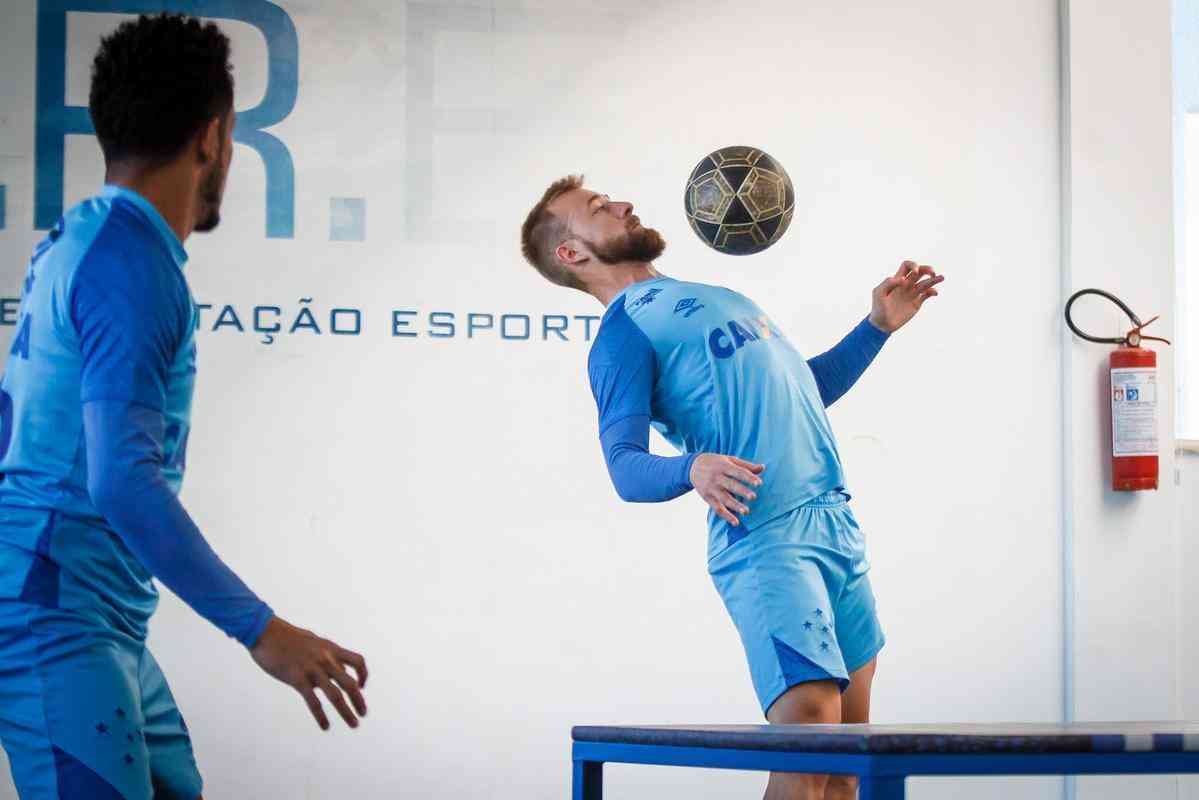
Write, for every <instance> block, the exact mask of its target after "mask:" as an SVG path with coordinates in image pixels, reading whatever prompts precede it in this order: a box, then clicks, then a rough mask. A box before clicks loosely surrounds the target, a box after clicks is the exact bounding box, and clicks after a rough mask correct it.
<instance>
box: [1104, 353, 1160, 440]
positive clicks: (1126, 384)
mask: <svg viewBox="0 0 1199 800" xmlns="http://www.w3.org/2000/svg"><path fill="white" fill-rule="evenodd" d="M1112 455H1113V456H1117V457H1118V456H1155V455H1157V370H1156V369H1154V368H1152V367H1149V368H1145V367H1138V368H1126V367H1122V368H1119V369H1113V370H1112Z"/></svg>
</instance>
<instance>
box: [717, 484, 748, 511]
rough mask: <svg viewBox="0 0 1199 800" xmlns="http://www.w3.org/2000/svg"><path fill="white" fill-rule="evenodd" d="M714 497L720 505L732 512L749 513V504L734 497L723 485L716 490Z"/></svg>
mask: <svg viewBox="0 0 1199 800" xmlns="http://www.w3.org/2000/svg"><path fill="white" fill-rule="evenodd" d="M716 497H717V499H718V500H719V501H720V504H721V505H722V506H724V507H725V508H726V509H728V510H729V511H732V512H733V513H734V514H739V515H741V516H745V515H746V514H748V513H749V506H747V505H745V503H742V502H741V501H740V500H738V499H737V498H736V497H734V496H733V493H732V492H730V491H729V490H728V489H726V488H724V487H723V486H722V487H720V488H719V489H717V490H716Z"/></svg>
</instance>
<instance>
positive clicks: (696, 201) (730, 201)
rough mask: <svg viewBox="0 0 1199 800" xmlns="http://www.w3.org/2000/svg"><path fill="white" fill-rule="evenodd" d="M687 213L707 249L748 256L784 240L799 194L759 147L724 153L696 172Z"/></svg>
mask: <svg viewBox="0 0 1199 800" xmlns="http://www.w3.org/2000/svg"><path fill="white" fill-rule="evenodd" d="M683 207H684V208H685V209H686V211H687V221H688V222H689V223H691V229H692V230H693V231H695V233H696V235H697V236H699V238H700V239H702V240H703V242H704V244H706V245H708V246H709V247H711V248H712V249H713V250H717V251H719V252H721V253H729V254H730V255H735V256H745V255H749V254H750V253H758V252H761V251H762V250H765V249H766V248H767V247H770V245H772V244H774V243H775V242H777V241H778V240H779V239H780V238H782V235H783V233H784V232H785V231H786V230H787V226H788V225H790V224H791V216H792V214H793V213H794V212H795V190H794V189H792V188H791V179H790V178H788V177H787V172H786V170H784V169H783V167H782V165H781V164H779V163H778V162H777V161H775V160H774V159H773V158H771V157H770V156H768V155H766V153H764V152H762V151H761V150H759V149H757V148H756V147H740V146H734V147H722V148H720V149H719V150H717V151H716V152H714V153H710V154H708V155H706V156H704V157H703V158H702V159H701V160H700V162H699V164H697V165H696V167H695V169H693V170H692V171H691V177H690V178H689V179H688V180H687V192H686V194H685V195H684V196H683Z"/></svg>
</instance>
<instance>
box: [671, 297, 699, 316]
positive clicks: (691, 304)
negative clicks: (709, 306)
mask: <svg viewBox="0 0 1199 800" xmlns="http://www.w3.org/2000/svg"><path fill="white" fill-rule="evenodd" d="M703 307H704V304H703V303H699V302H696V299H695V298H694V297H684V298H683V299H682V300H680V301H679V302H677V303H675V304H674V313H676V314H677V313H679V312H680V311H682V312H683V319H687V318H688V317H690V316H691V315H692V314H694V313H695V312H696V311H699V310H700V309H701V308H703Z"/></svg>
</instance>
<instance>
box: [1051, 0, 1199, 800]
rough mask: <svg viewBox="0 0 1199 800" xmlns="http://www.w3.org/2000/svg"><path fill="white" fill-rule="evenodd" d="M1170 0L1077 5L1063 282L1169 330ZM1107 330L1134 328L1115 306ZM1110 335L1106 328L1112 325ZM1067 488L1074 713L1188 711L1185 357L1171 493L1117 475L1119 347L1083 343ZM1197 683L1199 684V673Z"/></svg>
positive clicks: (1104, 785) (1099, 792) (1124, 787)
mask: <svg viewBox="0 0 1199 800" xmlns="http://www.w3.org/2000/svg"><path fill="white" fill-rule="evenodd" d="M1170 9H1171V7H1170V3H1169V2H1168V0H1154V2H1146V3H1138V4H1136V6H1135V7H1134V6H1130V5H1127V4H1124V3H1119V2H1110V1H1108V0H1071V2H1070V3H1069V27H1068V33H1069V53H1068V59H1067V60H1066V66H1067V69H1068V73H1067V75H1068V85H1069V98H1068V117H1067V120H1068V122H1067V130H1066V134H1067V138H1066V142H1067V150H1068V153H1069V176H1070V177H1069V183H1068V187H1067V193H1066V196H1067V198H1068V209H1069V214H1068V217H1069V219H1068V225H1067V233H1066V242H1067V244H1068V250H1067V259H1066V269H1067V273H1066V275H1065V281H1064V285H1066V286H1067V287H1072V288H1076V289H1077V288H1083V287H1086V286H1100V287H1104V288H1108V289H1109V290H1112V291H1115V292H1116V293H1117V294H1119V295H1120V296H1121V297H1122V298H1123V299H1124V300H1125V301H1126V302H1127V303H1129V304H1130V305H1131V306H1132V307H1133V308H1134V309H1138V310H1139V311H1140V313H1141V315H1142V317H1143V318H1145V319H1148V318H1149V317H1150V316H1152V315H1154V314H1157V313H1162V312H1165V318H1164V319H1163V320H1162V321H1161V322H1159V323H1156V324H1155V328H1156V330H1155V331H1154V335H1158V336H1165V337H1166V338H1171V336H1172V320H1171V319H1170V314H1169V312H1170V311H1171V310H1172V309H1173V307H1174V279H1175V278H1174V262H1173V229H1172V225H1171V216H1172V205H1173V196H1172V188H1173V184H1172V171H1173V165H1172V149H1171V110H1172V98H1171V91H1170V87H1171V74H1170V69H1171V59H1170V46H1169V44H1170V39H1171V36H1170ZM1105 320H1106V322H1107V325H1108V328H1109V330H1111V329H1113V327H1114V326H1117V325H1122V324H1123V322H1122V321H1121V320H1119V312H1118V311H1116V312H1115V314H1112V313H1110V312H1108V313H1106V316H1105ZM1101 329H1102V328H1101ZM1066 358H1067V365H1068V369H1069V374H1070V375H1071V378H1072V380H1071V382H1070V386H1069V388H1070V392H1069V395H1068V396H1067V406H1066V407H1067V409H1068V411H1069V414H1070V422H1069V428H1068V434H1067V440H1066V442H1067V447H1068V448H1069V452H1070V453H1071V456H1072V457H1071V460H1070V467H1071V469H1070V471H1069V473H1068V475H1067V484H1066V491H1067V497H1068V498H1069V500H1070V504H1069V506H1068V514H1069V517H1068V519H1069V522H1070V523H1072V534H1073V545H1074V551H1073V569H1074V576H1075V577H1074V588H1075V612H1076V613H1075V615H1074V620H1075V630H1074V637H1073V646H1074V650H1073V652H1074V672H1073V677H1074V681H1075V692H1074V709H1073V710H1074V713H1075V715H1076V717H1077V718H1078V719H1080V720H1110V719H1134V720H1135V719H1169V718H1175V717H1177V716H1179V704H1178V697H1179V694H1178V692H1179V687H1180V678H1181V676H1182V675H1183V674H1184V673H1183V670H1184V669H1185V667H1184V665H1183V662H1181V661H1180V658H1179V645H1178V619H1179V616H1178V615H1179V613H1180V605H1179V604H1180V596H1179V585H1180V583H1179V579H1180V574H1179V569H1178V564H1179V556H1180V552H1179V546H1178V531H1177V529H1176V527H1175V523H1176V520H1177V517H1176V515H1177V513H1178V512H1177V509H1176V507H1175V486H1174V484H1173V481H1172V480H1170V478H1171V477H1172V476H1173V474H1174V464H1173V453H1172V448H1171V447H1170V446H1169V443H1170V442H1172V440H1173V428H1174V413H1173V411H1174V409H1173V402H1172V398H1173V356H1172V353H1171V352H1170V351H1169V350H1168V349H1165V348H1163V349H1161V350H1160V351H1159V375H1158V381H1159V385H1161V386H1162V388H1163V391H1162V392H1161V395H1160V396H1161V397H1162V399H1163V403H1162V407H1161V415H1160V429H1159V437H1160V441H1161V442H1162V443H1164V446H1163V447H1162V448H1161V450H1162V455H1161V475H1162V476H1163V480H1162V484H1161V488H1160V490H1159V491H1158V492H1156V493H1150V492H1140V493H1135V494H1117V493H1113V492H1111V491H1110V490H1109V489H1108V488H1107V487H1108V486H1109V485H1110V471H1109V470H1110V466H1108V464H1109V461H1110V455H1109V454H1110V450H1109V448H1110V433H1109V432H1110V428H1109V427H1108V426H1109V425H1110V410H1108V409H1109V401H1108V400H1107V392H1108V389H1107V387H1106V385H1105V384H1104V381H1105V380H1106V364H1107V349H1106V348H1103V347H1098V346H1095V345H1091V344H1089V343H1086V342H1078V341H1075V342H1073V343H1072V344H1071V346H1070V348H1069V350H1068V352H1067V353H1066ZM1188 680H1193V679H1190V678H1189V677H1188ZM1177 783H1178V781H1177V779H1176V778H1173V777H1160V778H1126V779H1113V778H1088V779H1081V780H1080V781H1079V786H1078V790H1079V796H1080V797H1087V798H1090V797H1122V796H1127V794H1128V793H1130V792H1135V793H1136V794H1137V795H1138V796H1161V797H1172V796H1175V792H1176V789H1175V787H1176V785H1177Z"/></svg>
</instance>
